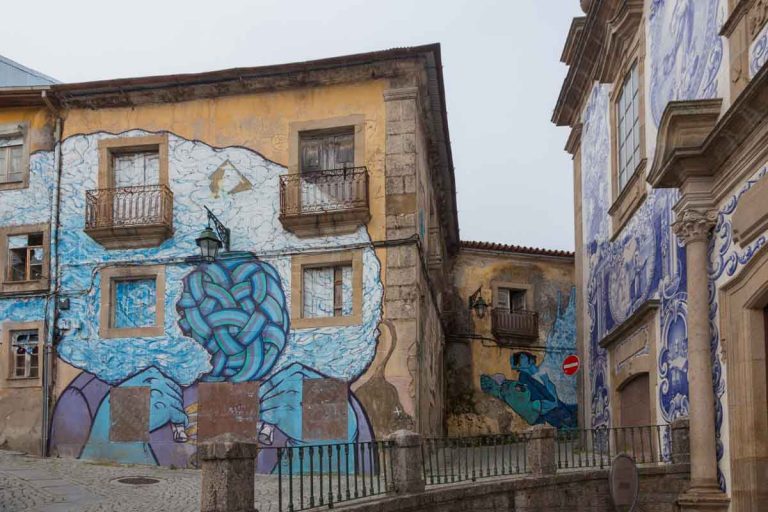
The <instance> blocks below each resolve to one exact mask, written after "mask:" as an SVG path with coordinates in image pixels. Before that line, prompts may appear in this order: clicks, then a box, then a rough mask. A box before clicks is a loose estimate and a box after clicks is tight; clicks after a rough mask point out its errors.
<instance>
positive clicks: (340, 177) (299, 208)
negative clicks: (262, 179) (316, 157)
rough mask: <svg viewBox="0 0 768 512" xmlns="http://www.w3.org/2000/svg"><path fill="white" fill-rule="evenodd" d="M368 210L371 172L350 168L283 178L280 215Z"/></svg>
mask: <svg viewBox="0 0 768 512" xmlns="http://www.w3.org/2000/svg"><path fill="white" fill-rule="evenodd" d="M359 208H366V209H367V208H368V169H367V168H366V167H350V168H346V169H330V170H326V171H313V172H302V173H294V174H285V175H283V176H280V215H281V216H293V215H306V214H320V213H328V212H339V211H345V210H354V209H359Z"/></svg>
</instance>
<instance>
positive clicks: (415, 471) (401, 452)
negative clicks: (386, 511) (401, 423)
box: [389, 430, 425, 494]
mask: <svg viewBox="0 0 768 512" xmlns="http://www.w3.org/2000/svg"><path fill="white" fill-rule="evenodd" d="M389 439H390V441H393V442H394V446H393V447H392V481H393V482H392V483H393V485H394V486H395V492H397V493H398V494H407V493H414V492H424V487H425V482H424V466H423V456H422V453H421V436H420V435H419V434H417V433H415V432H410V431H408V430H398V431H397V432H394V433H393V434H392V435H391V436H389Z"/></svg>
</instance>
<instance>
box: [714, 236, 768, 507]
mask: <svg viewBox="0 0 768 512" xmlns="http://www.w3.org/2000/svg"><path fill="white" fill-rule="evenodd" d="M719 302H720V329H721V333H722V340H723V341H722V344H723V351H724V354H725V357H726V365H725V366H726V368H727V372H728V373H727V375H728V414H729V421H728V424H729V435H730V443H729V446H730V452H731V453H730V459H731V460H730V463H731V510H732V511H733V512H739V511H748V510H758V509H759V507H760V504H761V503H762V504H765V503H768V488H766V486H765V481H764V480H763V479H764V478H765V475H766V474H768V389H766V388H768V382H767V381H766V341H765V340H766V338H765V337H766V325H765V318H764V312H763V309H764V308H765V307H766V306H767V305H768V249H766V248H763V249H762V250H761V251H759V252H758V253H757V254H756V255H755V256H754V257H753V259H752V260H751V261H750V262H749V264H747V265H746V266H745V267H744V268H743V270H742V271H741V272H740V273H739V275H738V276H737V277H735V278H734V279H733V280H732V281H730V282H729V283H727V284H726V285H725V286H723V287H722V288H721V289H720V292H719Z"/></svg>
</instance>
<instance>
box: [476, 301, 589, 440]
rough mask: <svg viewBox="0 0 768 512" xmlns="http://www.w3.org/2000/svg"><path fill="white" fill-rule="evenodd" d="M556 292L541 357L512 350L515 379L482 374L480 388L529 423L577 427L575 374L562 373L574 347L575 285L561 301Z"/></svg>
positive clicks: (511, 365) (500, 375)
mask: <svg viewBox="0 0 768 512" xmlns="http://www.w3.org/2000/svg"><path fill="white" fill-rule="evenodd" d="M562 302H563V297H562V295H561V294H560V293H558V299H557V312H556V315H555V320H554V323H553V325H552V328H551V329H550V331H549V334H547V339H546V343H545V353H544V360H543V361H539V360H538V359H537V356H536V355H534V354H532V353H531V352H526V351H520V352H515V353H513V354H512V356H511V357H510V358H509V364H510V369H511V370H513V371H516V372H518V373H517V379H508V378H507V377H506V376H505V375H503V374H497V375H481V376H480V389H482V390H483V392H484V393H487V394H489V395H491V396H492V397H494V398H497V399H499V400H501V401H502V402H504V403H505V404H507V405H508V406H509V407H511V408H512V410H513V411H515V413H517V414H518V415H519V416H520V417H521V418H523V419H524V420H525V421H526V423H528V424H529V425H537V424H541V423H548V424H549V425H552V426H554V427H557V428H576V427H577V426H578V416H577V414H578V411H577V405H576V387H577V386H576V377H575V376H574V375H571V376H568V375H565V374H564V373H563V369H562V364H563V359H564V358H565V356H566V355H568V354H569V353H574V352H575V351H576V288H575V287H574V288H573V289H572V290H571V293H570V295H569V297H568V303H567V304H565V305H563V304H562Z"/></svg>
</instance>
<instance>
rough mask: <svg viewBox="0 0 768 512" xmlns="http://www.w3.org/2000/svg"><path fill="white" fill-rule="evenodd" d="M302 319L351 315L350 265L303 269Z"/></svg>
mask: <svg viewBox="0 0 768 512" xmlns="http://www.w3.org/2000/svg"><path fill="white" fill-rule="evenodd" d="M303 280H304V281H303V283H302V290H303V295H304V297H303V304H304V309H303V312H302V317H303V318H323V317H331V316H350V315H351V314H352V265H338V266H333V267H317V268H305V269H304V276H303Z"/></svg>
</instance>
